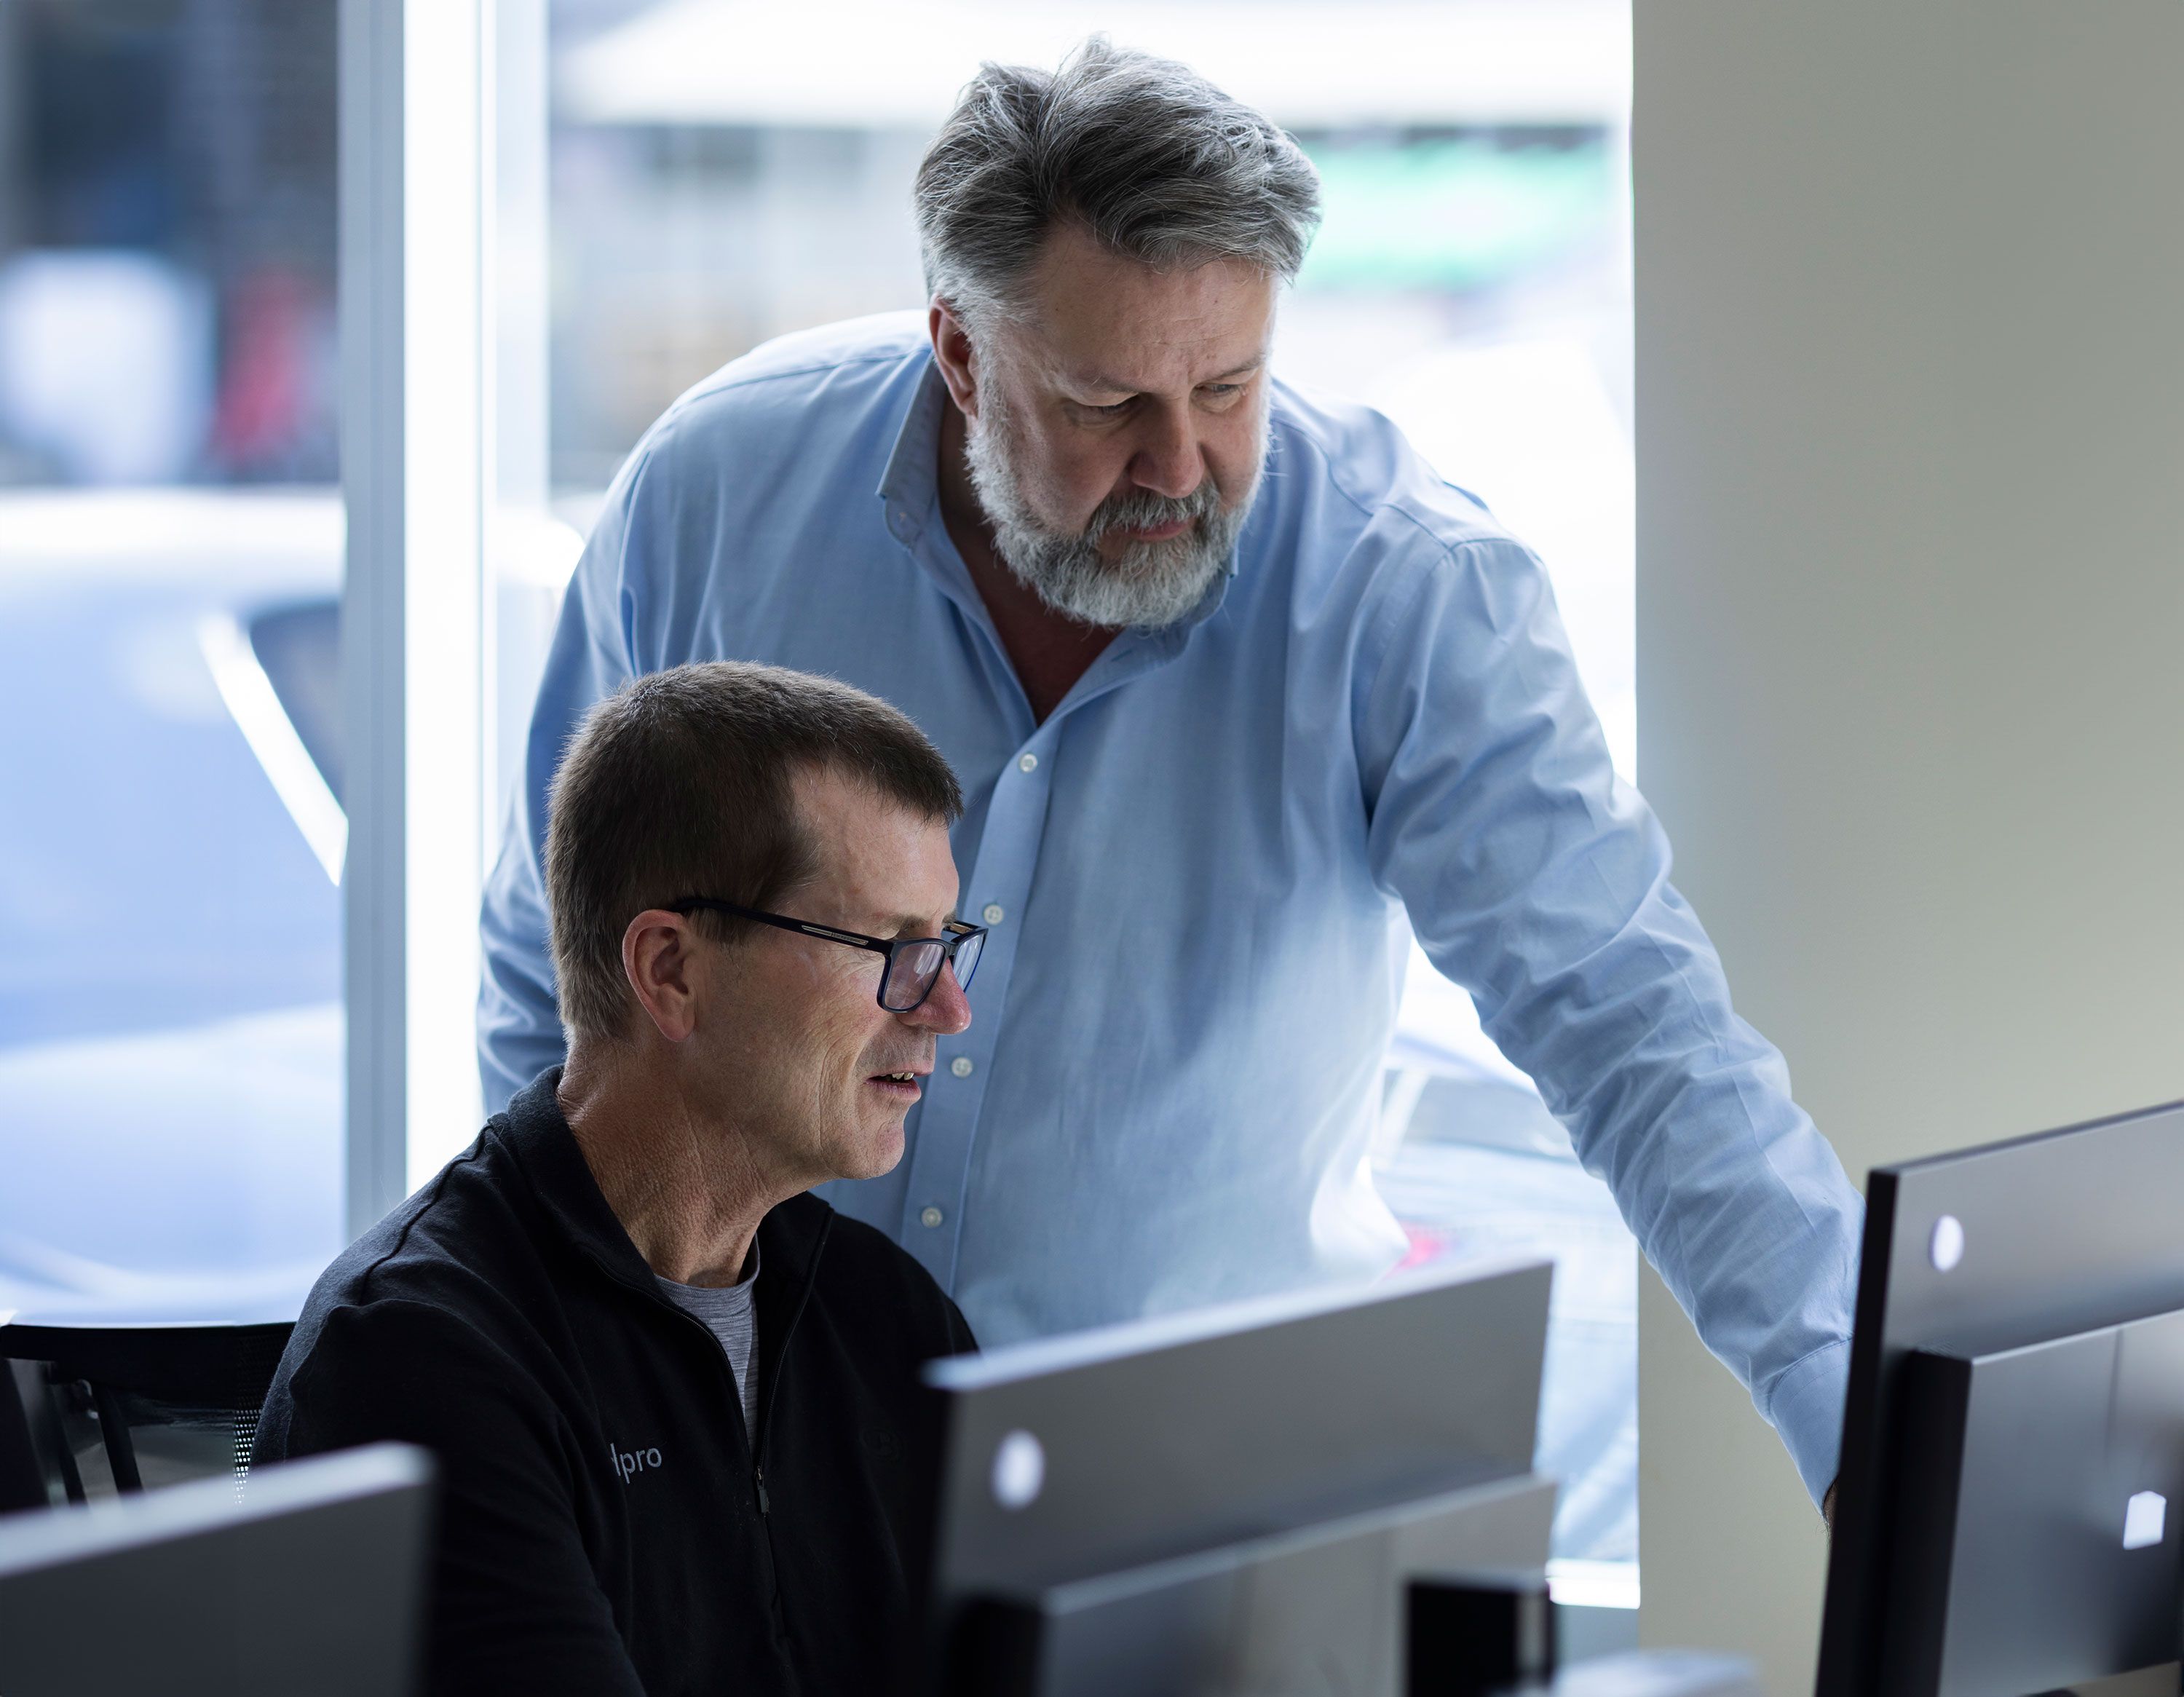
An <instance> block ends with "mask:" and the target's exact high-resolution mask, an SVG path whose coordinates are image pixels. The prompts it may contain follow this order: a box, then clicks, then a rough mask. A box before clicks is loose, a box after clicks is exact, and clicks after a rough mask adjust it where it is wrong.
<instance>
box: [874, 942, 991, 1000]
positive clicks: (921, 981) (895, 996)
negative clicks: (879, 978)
mask: <svg viewBox="0 0 2184 1697" xmlns="http://www.w3.org/2000/svg"><path fill="white" fill-rule="evenodd" d="M985 941H986V939H985V938H983V936H981V937H973V938H968V939H967V940H966V941H965V942H963V943H960V944H958V945H957V946H956V982H957V983H958V984H961V985H965V986H967V985H968V984H969V983H970V982H971V973H972V970H973V969H974V968H975V967H976V966H977V965H978V952H979V950H980V949H982V948H983V946H984V944H985ZM947 959H948V946H947V944H945V943H940V942H938V941H921V942H917V943H911V944H910V945H909V946H908V947H907V948H904V949H897V950H895V952H894V960H893V961H892V962H890V963H889V967H888V976H887V983H886V985H885V986H884V987H883V992H882V994H881V997H880V1004H881V1005H882V1006H883V1007H884V1008H886V1009H887V1010H889V1012H890V1013H908V1012H909V1011H910V1010H911V1009H913V1008H915V1007H916V1006H917V1004H919V1003H920V1002H922V1001H923V1000H924V999H925V998H926V996H927V995H928V993H930V992H931V991H932V988H933V983H934V982H935V981H936V980H937V979H939V976H940V968H941V966H942V965H943V963H944V962H945V961H946V960H947Z"/></svg>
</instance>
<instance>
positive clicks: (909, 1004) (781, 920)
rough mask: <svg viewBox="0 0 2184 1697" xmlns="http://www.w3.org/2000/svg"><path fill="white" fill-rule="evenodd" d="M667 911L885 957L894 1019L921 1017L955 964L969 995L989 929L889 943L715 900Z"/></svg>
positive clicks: (948, 928) (958, 927)
mask: <svg viewBox="0 0 2184 1697" xmlns="http://www.w3.org/2000/svg"><path fill="white" fill-rule="evenodd" d="M666 908H667V910H668V912H670V913H691V912H694V911H695V910H698V909H699V908H704V909H706V910H710V911H711V912H714V913H726V914H733V915H735V916H736V917H737V918H738V919H747V920H750V921H754V922H755V923H756V924H759V925H770V926H773V927H774V928H775V929H776V930H777V931H793V932H796V933H798V934H799V936H803V937H816V938H819V939H820V940H821V941H822V942H824V943H844V944H847V945H848V946H849V947H850V948H851V949H868V950H870V951H871V952H872V954H884V955H886V956H887V968H886V970H885V971H883V972H882V973H881V974H880V993H879V1002H880V1005H881V1006H882V1007H883V1008H885V1009H886V1010H888V1011H889V1013H891V1014H911V1013H916V1012H917V1010H918V1009H920V1008H922V1007H923V1006H924V1005H925V999H926V998H927V997H928V996H930V995H931V994H932V993H933V986H934V985H935V984H938V983H939V982H940V969H941V968H942V967H944V966H946V965H950V963H951V962H952V963H953V964H954V965H955V968H956V983H957V984H959V985H960V986H961V987H962V988H963V989H965V990H969V989H970V988H971V975H972V973H973V972H975V971H978V956H979V955H980V954H982V953H983V952H984V949H985V947H986V928H985V927H984V926H981V925H966V924H964V923H963V922H962V921H961V920H950V921H949V922H948V923H947V924H946V925H944V926H942V927H941V930H942V931H943V932H944V933H945V935H944V936H940V937H896V938H886V937H866V936H864V935H862V934H861V933H860V932H854V931H842V930H838V929H837V928H836V927H835V926H831V925H814V924H813V923H812V922H811V921H810V920H808V919H790V918H789V917H788V916H787V915H785V914H777V913H760V911H759V910H757V909H756V908H747V907H744V906H742V905H740V904H738V903H735V902H724V901H720V900H717V899H715V898H714V897H711V896H685V897H683V898H682V900H680V901H676V902H669V903H667V904H666Z"/></svg>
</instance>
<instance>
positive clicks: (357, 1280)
mask: <svg viewBox="0 0 2184 1697" xmlns="http://www.w3.org/2000/svg"><path fill="white" fill-rule="evenodd" d="M498 1123H499V1122H498V1121H496V1122H495V1123H494V1124H493V1125H488V1126H487V1128H486V1129H485V1130H484V1131H483V1132H481V1133H480V1134H479V1136H478V1138H477V1140H476V1142H475V1143H472V1144H471V1147H470V1148H469V1149H465V1151H464V1152H463V1153H462V1154H461V1155H457V1156H456V1157H455V1158H454V1160H451V1161H449V1162H448V1165H447V1166H444V1167H443V1168H442V1169H441V1170H440V1171H439V1172H438V1174H437V1176H435V1177H433V1179H432V1181H431V1182H429V1183H427V1184H426V1185H425V1186H424V1187H423V1188H421V1189H420V1190H419V1191H418V1192H417V1193H416V1194H415V1195H414V1196H412V1197H410V1198H409V1200H407V1201H406V1202H404V1203H403V1204H402V1205H400V1206H398V1207H397V1208H396V1209H394V1210H393V1211H392V1212H391V1213H389V1214H387V1216H385V1217H384V1218H383V1219H382V1220H381V1221H379V1222H378V1224H376V1225H375V1226H373V1227H371V1228H370V1230H368V1231H367V1232H365V1233H364V1234H363V1235H362V1236H361V1237H359V1238H358V1239H357V1240H356V1241H355V1242H354V1243H353V1244H350V1245H349V1246H348V1249H344V1250H343V1252H342V1253H341V1254H340V1255H338V1256H337V1257H336V1258H335V1259H334V1260H333V1261H332V1263H331V1265H330V1266H328V1267H327V1268H326V1271H325V1272H323V1273H321V1274H320V1276H319V1279H318V1282H317V1283H316V1284H315V1285H314V1286H313V1287H312V1288H311V1294H310V1297H309V1300H308V1301H307V1302H306V1303H305V1304H304V1314H303V1317H302V1319H301V1321H299V1322H298V1327H297V1332H298V1343H299V1344H303V1345H304V1347H305V1348H307V1349H308V1348H309V1347H310V1346H311V1345H313V1344H315V1343H316V1341H317V1338H318V1334H319V1333H320V1332H321V1331H322V1330H323V1329H324V1328H325V1327H326V1324H327V1322H328V1321H329V1320H331V1318H332V1317H333V1316H337V1315H338V1316H341V1317H342V1329H344V1330H348V1331H357V1330H363V1331H369V1332H371V1333H382V1332H385V1331H388V1330H394V1331H418V1332H429V1333H433V1334H435V1335H437V1336H439V1337H441V1338H460V1337H476V1338H479V1339H481V1340H482V1339H484V1338H487V1337H488V1336H489V1335H490V1333H492V1331H493V1329H494V1327H495V1325H496V1324H497V1323H498V1322H499V1321H504V1320H510V1319H514V1318H515V1317H516V1316H518V1315H519V1314H520V1311H521V1306H520V1305H521V1298H522V1296H523V1294H524V1293H525V1290H526V1287H527V1286H530V1285H532V1284H534V1283H537V1282H543V1280H544V1277H545V1275H544V1269H543V1255H544V1250H543V1246H542V1245H541V1244H540V1243H539V1241H538V1232H537V1231H536V1229H535V1227H534V1226H533V1224H532V1222H531V1221H529V1220H528V1219H527V1218H526V1211H527V1210H526V1208H525V1206H524V1204H523V1200H522V1199H521V1197H520V1196H518V1195H516V1194H514V1193H512V1191H513V1189H514V1188H515V1186H516V1185H517V1184H518V1183H519V1182H520V1180H519V1178H518V1176H517V1175H516V1173H515V1170H514V1166H513V1163H512V1162H511V1161H510V1159H509V1157H508V1154H507V1151H506V1150H505V1149H504V1147H503V1146H502V1145H501V1143H500V1141H499V1138H498V1137H497V1136H496V1126H497V1125H498Z"/></svg>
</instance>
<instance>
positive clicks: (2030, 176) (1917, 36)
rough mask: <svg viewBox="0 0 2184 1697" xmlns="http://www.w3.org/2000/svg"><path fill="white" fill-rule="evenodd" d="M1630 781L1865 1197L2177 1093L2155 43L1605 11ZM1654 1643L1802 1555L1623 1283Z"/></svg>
mask: <svg viewBox="0 0 2184 1697" xmlns="http://www.w3.org/2000/svg"><path fill="white" fill-rule="evenodd" d="M1635 48H1636V77H1637V94H1636V108H1635V109H1636V120H1635V144H1634V168H1635V187H1636V199H1637V226H1636V229H1637V292H1638V309H1637V398H1638V545H1639V560H1638V651H1639V680H1640V682H1639V703H1640V709H1639V711H1640V734H1641V757H1640V758H1641V771H1642V775H1643V777H1644V781H1645V787H1646V792H1647V793H1648V795H1649V796H1650V797H1651V798H1652V801H1653V802H1654V804H1655V805H1656V806H1657V807H1658V809H1659V810H1660V812H1661V814H1662V815H1663V818H1664V820H1665V821H1666V822H1667V825H1668V827H1669V833H1670V835H1671V837H1673V838H1674V842H1675V844H1676V848H1677V852H1678V863H1677V882H1679V884H1680V886H1681V887H1683V889H1684V890H1685V893H1687V894H1688V895H1689V896H1690V897H1691V899H1692V901H1693V902H1694V904H1696V905H1697V909H1698V910H1699V912H1700V914H1701V915H1702V916H1703V917H1704V919H1705V921H1706V922H1707V924H1708V926H1709V928H1710V929H1711V930H1712V932H1713V936H1714V938H1715V939H1716V940H1717V941H1718V942H1719V944H1720V946H1721V950H1722V954H1723V955H1724V958H1725V960H1726V961H1727V963H1728V967H1729V972H1730V982H1731V985H1732V986H1733V988H1734V989H1735V991H1736V997H1737V1002H1738V1005H1739V1008H1740V1010H1741V1011H1742V1012H1743V1013H1744V1014H1745V1015H1747V1017H1748V1018H1750V1019H1751V1020H1752V1021H1753V1022H1754V1023H1755V1024H1756V1025H1758V1027H1759V1028H1760V1029H1761V1030H1763V1031H1764V1032H1767V1033H1768V1034H1769V1036H1770V1037H1771V1038H1774V1039H1775V1041H1776V1042H1777V1043H1780V1045H1781V1047H1782V1049H1783V1050H1784V1051H1785V1052H1786V1054H1787V1055H1788V1057H1789V1060H1790V1065H1791V1073H1792V1077H1793V1078H1794V1079H1795V1082H1796V1086H1797V1093H1798V1095H1799V1098H1800V1099H1802V1101H1803V1102H1804V1104H1805V1105H1806V1106H1807V1107H1808V1109H1810V1110H1811V1111H1812V1113H1813V1115H1814V1117H1815V1118H1816V1119H1817V1120H1818V1121H1819V1124H1820V1126H1821V1128H1822V1129H1823V1130H1824V1131H1825V1132H1827V1133H1828V1134H1829V1136H1830V1138H1832V1139H1833V1140H1834V1142H1835V1144H1836V1149H1838V1150H1839V1151H1840V1152H1841V1155H1842V1158H1843V1162H1844V1165H1845V1166H1847V1167H1848V1168H1849V1169H1850V1171H1851V1173H1852V1176H1853V1179H1854V1180H1855V1181H1857V1182H1860V1183H1863V1182H1864V1174H1865V1172H1866V1171H1867V1169H1869V1167H1871V1166H1875V1165H1876V1164H1878V1163H1880V1162H1884V1161H1888V1160H1897V1159H1901V1158H1903V1157H1906V1156H1910V1155H1918V1154H1922V1153H1926V1152H1930V1151H1932V1150H1936V1149H1945V1148H1948V1147H1951V1146H1953V1145H1958V1144H1963V1143H1974V1142H1980V1141H1985V1140H1987V1139H1990V1138H1996V1137H1999V1136H2003V1135H2004V1134H2009V1133H2014V1132H2027V1131H2032V1130H2036V1129H2039V1128H2042V1127H2048V1126H2052V1125H2055V1124H2059V1123H2063V1122H2065V1121H2071V1120H2075V1119H2081V1118H2085V1117H2087V1116H2093V1115H2098V1114H2102V1113H2106V1112H2110V1111H2114V1110H2123V1109H2128V1108H2132V1107H2137V1106H2142V1105H2145V1104H2151V1103H2153V1102H2156V1101H2159V1100H2161V1099H2170V1098H2176V1097H2179V1096H2184V5H2179V4H2177V3H2176V0H2098V3H2087V4H2066V3H2060V0H1826V3H1817V0H1814V3H1802V4H1799V3H1791V0H1636V32H1635ZM1641 1340H1642V1345H1641V1371H1640V1439H1641V1536H1642V1538H1643V1550H1642V1555H1643V1562H1644V1576H1645V1577H1644V1583H1645V1592H1644V1594H1645V1609H1644V1611H1643V1616H1642V1626H1641V1630H1642V1632H1643V1633H1644V1636H1645V1638H1646V1640H1647V1641H1648V1642H1650V1643H1655V1644H1663V1643H1670V1642H1685V1643H1702V1644H1711V1645H1719V1646H1723V1647H1736V1648H1741V1649H1744V1650H1748V1651H1751V1652H1752V1653H1755V1654H1757V1655H1760V1656H1761V1657H1762V1659H1763V1663H1764V1666H1765V1668H1766V1670H1767V1672H1768V1676H1769V1689H1770V1690H1772V1691H1774V1692H1775V1693H1777V1694H1790V1693H1794V1692H1798V1691H1801V1690H1807V1689H1810V1681H1811V1666H1812V1659H1813V1653H1814V1645H1815V1644H1816V1642H1817V1637H1818V1628H1819V1598H1820V1588H1821V1574H1822V1571H1823V1566H1824V1562H1825V1543H1824V1539H1823V1538H1822V1536H1821V1533H1820V1531H1819V1526H1818V1524H1817V1522H1815V1521H1814V1518H1813V1516H1812V1515H1811V1511H1810V1510H1809V1508H1808V1506H1807V1505H1806V1504H1805V1503H1804V1500H1803V1498H1802V1493H1801V1492H1800V1490H1799V1488H1798V1486H1797V1479H1796V1476H1795V1473H1794V1472H1793V1471H1792V1470H1791V1466H1790V1465H1789V1462H1788V1460H1787V1458H1786V1456H1785V1455H1783V1454H1782V1453H1781V1451H1780V1447H1779V1445H1778V1444H1776V1442H1775V1439H1774V1438H1773V1437H1772V1436H1771V1434H1770V1433H1768V1432H1767V1431H1766V1429H1765V1428H1764V1427H1763V1426H1762V1425H1761V1424H1760V1422H1759V1421H1758V1417H1757V1416H1755V1415H1754V1414H1753V1413H1752V1410H1751V1406H1750V1404H1749V1403H1748V1401H1747V1399H1745V1397H1744V1396H1743V1394H1741V1391H1739V1390H1738V1389H1737V1388H1736V1386H1735V1385H1734V1384H1733V1383H1732V1382H1731V1381H1730V1378H1729V1377H1728V1375H1727V1374H1726V1373H1725V1372H1724V1371H1723V1370H1722V1369H1720V1368H1719V1366H1716V1365H1715V1364H1714V1363H1713V1362H1712V1361H1711V1360H1709V1359H1708V1357H1707V1356H1706V1355H1705V1354H1704V1353H1703V1351H1702V1349H1700V1348H1699V1346H1698V1345H1697V1343H1696V1342H1695V1341H1694V1340H1693V1339H1692V1338H1691V1335H1690V1333H1689V1329H1688V1327H1686V1326H1685V1323H1684V1322H1683V1321H1682V1319H1681V1317H1680V1316H1679V1315H1678V1314H1677V1313H1676V1311H1675V1310H1674V1305H1673V1304H1672V1303H1671V1302H1670V1301H1669V1298H1668V1297H1667V1296H1666V1295H1665V1294H1664V1293H1663V1291H1662V1289H1661V1288H1660V1286H1659V1285H1658V1282H1651V1281H1649V1284H1648V1288H1647V1291H1646V1299H1645V1301H1644V1303H1643V1305H1641Z"/></svg>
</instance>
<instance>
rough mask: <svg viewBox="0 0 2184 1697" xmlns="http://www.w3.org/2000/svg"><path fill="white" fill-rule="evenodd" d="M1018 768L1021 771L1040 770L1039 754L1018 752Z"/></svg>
mask: <svg viewBox="0 0 2184 1697" xmlns="http://www.w3.org/2000/svg"><path fill="white" fill-rule="evenodd" d="M1038 770H1039V756H1038V755H1036V754H1018V755H1017V771H1020V772H1030V771H1038Z"/></svg>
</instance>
